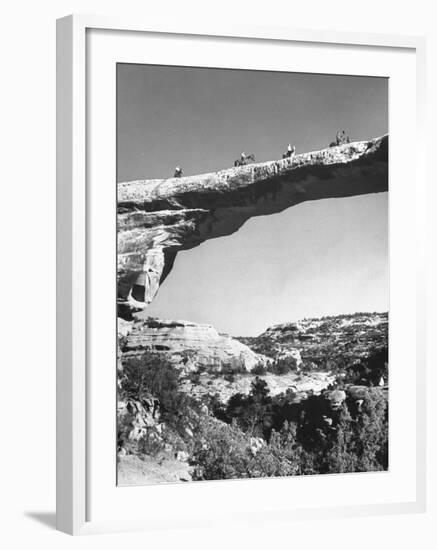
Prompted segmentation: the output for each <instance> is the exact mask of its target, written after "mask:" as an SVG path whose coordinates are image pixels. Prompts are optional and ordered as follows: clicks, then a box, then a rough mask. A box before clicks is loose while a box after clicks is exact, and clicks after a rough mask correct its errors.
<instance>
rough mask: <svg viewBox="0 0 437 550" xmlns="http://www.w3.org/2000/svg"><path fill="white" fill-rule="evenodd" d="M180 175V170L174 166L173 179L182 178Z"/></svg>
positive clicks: (181, 173)
mask: <svg viewBox="0 0 437 550" xmlns="http://www.w3.org/2000/svg"><path fill="white" fill-rule="evenodd" d="M182 175H183V172H182V168H181V167H180V166H176V168H175V171H174V176H173V177H175V178H180V177H182Z"/></svg>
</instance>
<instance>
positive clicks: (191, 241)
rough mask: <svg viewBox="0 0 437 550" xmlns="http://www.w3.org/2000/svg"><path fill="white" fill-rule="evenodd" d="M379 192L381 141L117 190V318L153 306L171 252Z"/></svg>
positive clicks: (384, 168) (383, 167) (384, 149)
mask: <svg viewBox="0 0 437 550" xmlns="http://www.w3.org/2000/svg"><path fill="white" fill-rule="evenodd" d="M387 189H388V137H387V136H384V137H381V138H377V139H374V140H371V141H368V142H367V141H362V142H356V143H350V144H346V145H342V146H338V147H330V148H328V149H324V150H322V151H317V152H311V153H305V154H301V155H297V156H295V157H294V158H289V159H283V160H275V161H269V162H264V163H257V164H250V165H247V166H241V167H237V168H230V169H227V170H221V171H219V172H214V173H210V174H201V175H197V176H187V177H182V178H169V179H162V180H141V181H132V182H126V183H120V184H119V185H118V300H119V310H120V314H121V315H124V316H126V317H128V316H129V314H130V312H131V311H132V309H133V310H138V309H142V308H144V307H146V306H147V305H148V304H149V303H150V302H151V301H152V300H153V298H154V296H155V295H156V293H157V292H158V289H159V286H160V284H161V283H162V282H163V281H164V279H165V278H166V277H167V275H168V274H169V272H170V271H171V269H172V267H173V263H174V260H175V257H176V254H177V252H178V251H179V250H187V249H190V248H193V247H195V246H198V245H199V244H201V243H202V242H204V241H206V240H207V239H213V238H216V237H222V236H225V235H230V234H232V233H234V232H235V231H237V230H238V229H239V228H240V227H241V226H242V225H243V224H244V223H245V222H246V221H247V220H248V219H249V218H251V217H252V216H261V215H267V214H273V213H277V212H281V211H283V210H285V209H286V208H289V207H290V206H293V205H296V204H299V203H302V202H304V201H307V200H317V199H323V198H333V197H350V196H354V195H362V194H367V193H378V192H383V191H387Z"/></svg>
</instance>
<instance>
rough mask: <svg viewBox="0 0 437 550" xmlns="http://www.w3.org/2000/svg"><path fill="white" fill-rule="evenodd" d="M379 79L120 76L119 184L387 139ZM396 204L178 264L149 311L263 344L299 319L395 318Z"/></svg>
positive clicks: (357, 205)
mask: <svg viewBox="0 0 437 550" xmlns="http://www.w3.org/2000/svg"><path fill="white" fill-rule="evenodd" d="M387 94H388V81H387V80H386V79H382V78H371V77H348V76H332V75H311V74H301V73H274V72H259V71H235V70H225V69H200V68H180V67H159V66H148V65H118V94H117V100H118V121H117V122H118V133H117V136H118V174H117V178H118V181H128V180H135V179H151V178H164V177H171V176H172V175H173V171H174V167H175V166H176V164H180V165H181V166H182V168H183V170H184V173H185V174H186V175H189V174H199V173H204V172H209V171H214V170H219V169H223V168H227V167H229V166H231V165H232V164H233V161H234V159H235V158H237V157H238V156H239V154H240V152H241V151H242V150H244V151H245V152H246V153H254V154H255V155H256V158H257V160H259V161H265V160H271V159H275V158H279V157H280V156H281V154H282V152H283V151H284V150H285V148H286V145H287V144H288V143H289V142H291V143H294V144H295V145H296V148H297V152H298V153H299V152H306V151H311V150H318V149H322V148H325V147H326V146H327V145H328V144H329V143H330V142H331V141H332V140H333V139H334V136H335V133H336V131H337V130H338V129H343V128H344V129H345V130H346V131H347V133H348V134H349V135H350V137H351V139H352V140H361V139H369V138H372V137H376V136H379V135H382V134H384V133H387V131H388V120H387V119H388V104H387V101H388V96H387ZM387 214H388V212H387V193H383V194H378V195H369V196H363V197H353V198H349V199H332V200H324V201H315V202H312V203H304V204H302V205H299V206H296V207H292V208H290V209H288V210H286V211H285V212H282V213H281V214H276V215H274V216H267V217H259V218H253V219H251V220H249V221H248V222H247V223H246V224H245V225H244V226H243V227H242V228H241V229H240V230H239V231H238V232H237V233H235V234H234V235H232V236H230V237H225V238H221V239H214V240H211V241H207V242H206V243H204V244H202V245H201V246H200V247H198V248H196V249H193V250H190V251H185V252H182V253H179V254H178V257H177V259H176V262H175V266H174V269H173V271H172V273H171V275H170V276H169V277H168V279H167V280H166V281H165V283H164V284H163V286H162V287H161V289H160V291H159V293H158V296H157V297H156V298H155V301H154V302H153V303H152V305H151V306H150V307H149V309H148V310H147V311H148V313H150V315H156V316H161V317H166V318H175V319H187V320H190V321H196V322H207V323H211V324H213V325H214V326H216V328H218V329H219V330H221V331H225V332H230V333H231V334H236V335H237V334H240V335H243V334H244V335H246V334H247V335H249V334H258V333H259V332H261V331H263V330H264V329H265V328H266V327H267V326H269V325H271V324H274V323H279V322H284V321H287V320H296V319H298V318H302V317H305V316H306V317H308V316H316V315H317V316H318V315H326V314H331V313H349V312H353V311H358V310H359V311H373V310H387V307H388V257H387V254H388V239H387V223H388V219H387Z"/></svg>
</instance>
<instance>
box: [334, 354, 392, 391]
mask: <svg viewBox="0 0 437 550" xmlns="http://www.w3.org/2000/svg"><path fill="white" fill-rule="evenodd" d="M345 373H346V376H345V379H344V380H345V382H346V383H349V384H361V385H366V386H377V385H378V384H379V381H380V380H381V378H383V379H384V382H385V383H387V382H388V349H387V348H382V349H377V350H374V351H373V353H371V354H370V355H369V357H367V358H365V359H363V360H362V361H360V362H359V363H354V364H352V365H349V366H348V368H347V369H345Z"/></svg>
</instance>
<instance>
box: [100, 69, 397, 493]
mask: <svg viewBox="0 0 437 550" xmlns="http://www.w3.org/2000/svg"><path fill="white" fill-rule="evenodd" d="M116 137H117V174H116V180H117V190H116V201H117V297H116V300H117V304H116V305H117V334H118V337H117V343H116V345H117V365H114V366H113V368H114V373H116V384H117V448H116V449H114V453H116V457H117V476H118V479H117V484H118V485H119V486H128V485H150V484H159V483H175V482H194V481H211V480H229V479H248V478H271V477H282V476H308V475H322V474H357V475H358V474H363V473H365V472H379V471H387V470H389V450H388V447H389V445H388V441H389V410H388V394H389V349H388V327H389V256H388V241H389V239H388V147H389V145H388V141H389V138H388V79H387V78H383V77H374V76H351V75H334V74H310V73H293V72H275V71H261V70H242V69H241V70H240V69H223V68H205V67H182V66H163V65H162V66H161V65H142V64H127V63H118V64H117V136H116ZM108 345H115V343H111V342H108Z"/></svg>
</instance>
